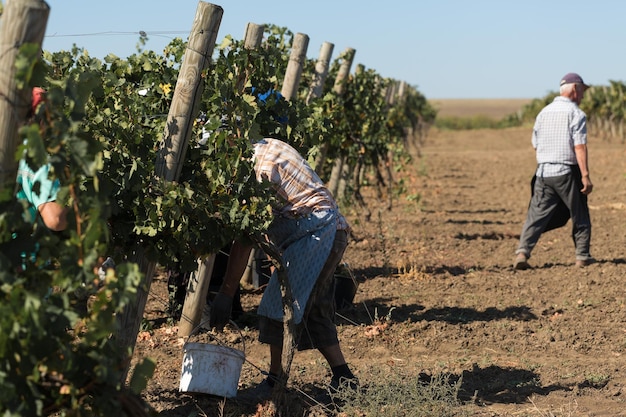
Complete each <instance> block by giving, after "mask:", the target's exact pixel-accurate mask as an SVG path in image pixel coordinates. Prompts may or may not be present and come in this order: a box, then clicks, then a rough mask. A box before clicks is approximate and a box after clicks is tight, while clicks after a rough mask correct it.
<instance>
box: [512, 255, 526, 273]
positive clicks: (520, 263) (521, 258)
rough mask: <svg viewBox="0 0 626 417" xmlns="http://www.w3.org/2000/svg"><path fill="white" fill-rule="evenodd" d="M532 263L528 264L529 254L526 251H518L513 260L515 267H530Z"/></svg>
mask: <svg viewBox="0 0 626 417" xmlns="http://www.w3.org/2000/svg"><path fill="white" fill-rule="evenodd" d="M528 268H530V265H528V256H526V254H525V253H518V254H517V256H516V257H515V261H513V269H520V270H522V269H528Z"/></svg>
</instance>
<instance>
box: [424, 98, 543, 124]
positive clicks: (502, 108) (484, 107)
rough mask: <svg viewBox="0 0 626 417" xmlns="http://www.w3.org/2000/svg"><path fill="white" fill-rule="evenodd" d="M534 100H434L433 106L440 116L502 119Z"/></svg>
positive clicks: (432, 101)
mask: <svg viewBox="0 0 626 417" xmlns="http://www.w3.org/2000/svg"><path fill="white" fill-rule="evenodd" d="M531 101H532V99H525V98H519V99H518V98H512V99H434V100H431V104H432V105H433V106H434V107H435V108H436V109H437V110H438V111H439V112H438V115H439V116H443V117H445V116H457V117H471V116H487V117H491V118H494V119H500V118H502V117H504V116H507V115H509V114H512V113H515V112H517V111H518V110H521V109H522V107H523V106H524V105H526V104H528V103H530V102H531Z"/></svg>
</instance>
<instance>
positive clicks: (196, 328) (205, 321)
mask: <svg viewBox="0 0 626 417" xmlns="http://www.w3.org/2000/svg"><path fill="white" fill-rule="evenodd" d="M209 320H210V319H207V320H204V321H202V322H200V324H198V325H197V326H196V327H194V329H193V330H192V331H191V333H189V336H187V340H186V341H185V343H187V342H188V341H189V339H191V336H193V335H194V334H195V333H196V331H197V330H198V329H200V328H201V327H202V325H203V324H205V323H208V322H209ZM228 323H229V324H232V325H233V327H234V328H235V329H236V330H237V331H238V332H239V335H240V336H241V345H242V346H243V355H244V357H245V355H246V342H245V340H244V337H243V333H242V331H241V329H240V328H239V326H237V323H235V322H234V321H233V320H228ZM210 337H211V338H212V339H213V340H215V341H216V342H217V344H218V345H220V346H225V347H229V346H226V344H225V343H223V342H222V341H220V340H219V339H218V338H217V337H215V335H211V336H210Z"/></svg>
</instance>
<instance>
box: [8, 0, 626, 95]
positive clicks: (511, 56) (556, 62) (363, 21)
mask: <svg viewBox="0 0 626 417" xmlns="http://www.w3.org/2000/svg"><path fill="white" fill-rule="evenodd" d="M4 3H6V0H4ZM210 3H212V4H215V5H218V6H220V7H222V9H223V16H222V20H221V23H220V27H219V31H218V35H217V43H219V42H220V41H221V40H222V39H223V38H224V37H225V36H226V35H231V36H232V37H233V38H235V39H239V40H241V39H243V37H244V33H245V28H246V25H247V24H248V23H256V24H273V25H277V26H280V27H286V28H288V29H289V30H290V31H291V32H293V33H303V34H305V35H307V36H308V37H309V44H308V49H307V57H308V58H311V59H316V58H317V57H318V55H319V51H320V48H321V46H322V44H323V43H324V42H330V43H332V44H333V45H334V49H333V56H332V59H333V60H334V59H336V57H337V56H338V55H339V54H340V53H341V52H343V51H344V50H345V49H346V48H353V49H355V50H356V54H355V60H354V63H353V66H352V71H354V68H355V67H356V64H362V65H364V66H365V68H367V69H372V70H374V71H375V72H376V73H378V74H380V75H381V76H383V77H386V78H392V79H394V80H398V81H405V82H406V83H408V84H409V85H411V86H413V87H415V88H416V89H417V90H418V91H419V92H420V93H422V94H423V95H424V96H426V98H427V99H446V98H467V99H476V98H542V97H544V96H545V95H547V94H549V93H550V92H554V91H557V90H558V84H559V80H560V79H561V77H562V76H563V75H564V74H566V73H568V72H576V73H578V74H580V75H581V76H582V77H583V79H584V81H585V83H587V84H592V85H608V84H609V82H610V81H622V80H624V78H626V54H624V52H623V50H624V45H626V30H625V29H624V21H625V18H626V1H619V0H596V1H593V2H589V1H585V2H583V1H579V0H569V1H564V0H523V1H511V0H385V1H380V2H369V1H364V0H334V1H331V0H316V1H312V2H304V1H301V0H300V1H299V0H240V1H233V0H224V1H222V2H210ZM47 4H48V5H49V6H50V15H49V17H48V23H47V27H46V36H45V38H44V42H43V49H45V50H48V51H51V52H58V51H61V50H69V49H70V48H71V47H72V45H74V44H75V45H76V46H78V47H81V48H84V49H85V50H86V51H87V52H88V53H89V54H90V55H91V56H92V57H96V58H103V57H104V56H106V55H107V54H109V53H114V54H116V55H118V56H119V57H122V58H126V57H128V56H130V55H131V54H133V53H135V52H137V44H138V40H139V32H140V31H143V32H146V34H147V36H148V42H147V44H146V45H145V46H144V49H151V50H154V51H156V52H159V53H160V52H161V51H162V50H163V47H164V46H165V45H167V44H168V43H169V42H170V41H171V40H172V39H173V38H175V37H180V38H182V39H183V40H187V38H188V36H189V31H190V29H191V27H192V24H193V20H194V17H195V14H196V10H197V8H198V4H199V2H198V1H194V0H176V1H173V0H170V1H164V0H126V1H121V0H108V1H93V0H48V1H47Z"/></svg>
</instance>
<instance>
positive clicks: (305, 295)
mask: <svg viewBox="0 0 626 417" xmlns="http://www.w3.org/2000/svg"><path fill="white" fill-rule="evenodd" d="M337 216H338V212H337V211H336V210H324V211H317V212H314V213H311V214H309V215H308V216H303V217H300V218H297V219H292V218H286V217H276V218H275V219H274V221H273V222H272V224H271V225H270V227H269V229H268V232H267V234H268V237H269V239H270V241H271V242H272V244H273V245H274V246H275V247H276V248H278V250H279V252H280V253H281V254H282V257H283V259H282V261H283V265H284V267H285V269H286V270H287V277H288V279H289V284H290V287H291V292H292V295H293V299H294V303H293V314H294V322H295V323H296V324H297V323H300V322H301V321H302V317H303V315H304V311H305V309H306V304H307V302H308V300H309V297H310V295H311V291H312V290H313V287H314V286H315V282H316V280H317V277H318V276H319V274H320V272H321V271H322V267H323V266H324V264H325V263H326V259H327V258H328V255H329V254H330V250H331V248H332V245H333V241H334V240H335V233H336V232H337ZM257 313H258V314H259V315H261V316H265V317H269V318H271V319H274V320H282V319H283V301H282V294H281V291H280V282H279V281H278V276H277V274H276V272H274V273H273V274H272V277H271V278H270V281H269V283H268V286H267V288H266V289H265V292H264V293H263V298H262V299H261V303H260V304H259V308H258V311H257Z"/></svg>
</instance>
